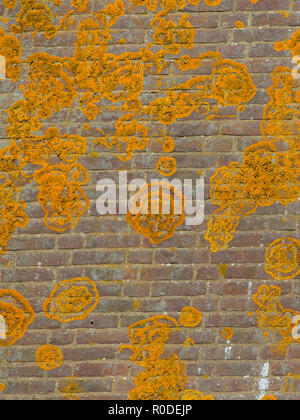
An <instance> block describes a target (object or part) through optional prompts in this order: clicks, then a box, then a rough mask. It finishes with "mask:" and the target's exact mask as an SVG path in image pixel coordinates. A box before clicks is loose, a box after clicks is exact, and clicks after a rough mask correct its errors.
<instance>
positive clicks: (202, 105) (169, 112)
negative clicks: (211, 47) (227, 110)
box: [145, 52, 257, 125]
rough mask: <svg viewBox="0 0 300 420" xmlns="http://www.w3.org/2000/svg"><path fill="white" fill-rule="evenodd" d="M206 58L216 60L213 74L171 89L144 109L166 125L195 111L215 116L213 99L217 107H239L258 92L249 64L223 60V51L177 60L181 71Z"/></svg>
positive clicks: (195, 66) (190, 80)
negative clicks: (212, 105)
mask: <svg viewBox="0 0 300 420" xmlns="http://www.w3.org/2000/svg"><path fill="white" fill-rule="evenodd" d="M204 59H209V60H213V61H214V65H213V69H212V74H211V75H210V76H196V77H193V78H191V79H189V80H188V81H187V82H185V83H182V84H180V85H177V86H174V87H172V88H170V89H168V90H167V92H166V97H165V98H158V99H155V100H154V101H153V102H151V103H150V104H149V105H148V106H147V107H146V108H145V113H146V114H148V115H150V116H152V117H153V118H154V119H156V120H159V122H160V123H161V124H164V125H169V124H172V123H173V122H175V121H176V120H177V119H180V118H186V117H189V116H190V115H191V114H192V113H193V112H194V111H196V112H198V113H202V114H203V115H204V116H205V117H206V119H214V118H218V116H217V115H215V114H213V113H210V109H211V104H210V102H211V101H212V100H213V101H216V103H217V105H218V107H219V106H221V107H224V106H235V107H237V108H239V107H240V106H241V105H242V104H244V103H247V102H249V101H250V100H251V99H252V98H253V97H254V96H255V95H256V92H257V89H256V86H255V85H254V84H253V81H252V78H251V75H250V74H249V73H248V71H247V68H246V66H245V65H244V64H241V63H236V62H234V61H232V60H224V59H223V58H222V56H221V54H220V53H217V52H209V53H205V54H202V55H201V56H200V57H198V58H196V59H195V58H191V57H189V56H184V57H182V58H180V59H179V60H178V66H179V69H180V70H182V71H188V70H189V69H196V68H198V67H199V66H200V65H201V63H202V61H203V60H204ZM218 107H217V108H216V110H217V111H218ZM213 112H215V107H213Z"/></svg>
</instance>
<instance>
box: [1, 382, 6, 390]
mask: <svg viewBox="0 0 300 420" xmlns="http://www.w3.org/2000/svg"><path fill="white" fill-rule="evenodd" d="M5 388H6V385H5V384H3V383H2V384H0V392H3V391H4V390H5Z"/></svg>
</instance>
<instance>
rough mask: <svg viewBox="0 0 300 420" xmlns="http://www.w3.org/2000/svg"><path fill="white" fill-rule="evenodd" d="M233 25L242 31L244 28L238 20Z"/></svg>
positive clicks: (242, 23)
mask: <svg viewBox="0 0 300 420" xmlns="http://www.w3.org/2000/svg"><path fill="white" fill-rule="evenodd" d="M234 24H235V26H236V27H237V28H238V29H244V28H246V25H245V24H244V22H242V21H240V20H237V21H236V22H235V23H234Z"/></svg>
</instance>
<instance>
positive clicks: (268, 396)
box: [261, 395, 278, 401]
mask: <svg viewBox="0 0 300 420" xmlns="http://www.w3.org/2000/svg"><path fill="white" fill-rule="evenodd" d="M277 399H278V398H276V397H275V395H266V396H264V397H262V399H261V401H277Z"/></svg>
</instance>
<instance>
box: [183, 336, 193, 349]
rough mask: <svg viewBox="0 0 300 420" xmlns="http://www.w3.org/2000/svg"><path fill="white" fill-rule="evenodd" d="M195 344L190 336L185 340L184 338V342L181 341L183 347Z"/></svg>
mask: <svg viewBox="0 0 300 420" xmlns="http://www.w3.org/2000/svg"><path fill="white" fill-rule="evenodd" d="M194 345H195V341H194V340H193V339H192V338H190V337H189V338H187V339H186V340H185V342H184V343H183V347H184V348H188V347H191V346H194Z"/></svg>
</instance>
